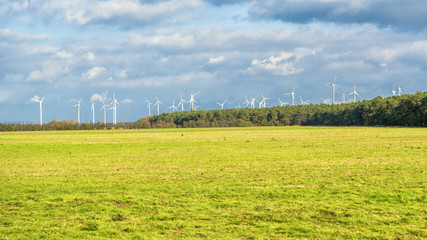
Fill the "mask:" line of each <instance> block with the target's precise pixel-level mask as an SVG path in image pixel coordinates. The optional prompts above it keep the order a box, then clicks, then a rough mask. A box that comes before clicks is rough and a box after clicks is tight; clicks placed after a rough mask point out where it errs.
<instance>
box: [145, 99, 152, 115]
mask: <svg viewBox="0 0 427 240" xmlns="http://www.w3.org/2000/svg"><path fill="white" fill-rule="evenodd" d="M145 101H146V102H147V109H148V116H151V105H152V104H153V103H150V101H149V100H148V98H145Z"/></svg>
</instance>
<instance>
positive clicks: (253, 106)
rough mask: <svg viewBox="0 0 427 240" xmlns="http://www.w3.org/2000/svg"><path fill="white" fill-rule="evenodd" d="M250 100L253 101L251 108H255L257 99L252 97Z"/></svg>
mask: <svg viewBox="0 0 427 240" xmlns="http://www.w3.org/2000/svg"><path fill="white" fill-rule="evenodd" d="M250 99H251V101H250V103H251V108H255V101H256V97H254V98H253V97H250Z"/></svg>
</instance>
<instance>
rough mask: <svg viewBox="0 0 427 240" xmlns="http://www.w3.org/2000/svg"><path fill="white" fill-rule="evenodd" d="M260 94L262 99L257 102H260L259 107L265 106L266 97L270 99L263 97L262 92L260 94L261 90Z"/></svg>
mask: <svg viewBox="0 0 427 240" xmlns="http://www.w3.org/2000/svg"><path fill="white" fill-rule="evenodd" d="M261 96H262V100H261V102H260V103H259V104H260V108H261V107H263V108H265V106H266V105H267V102H266V100H268V99H270V98H266V97H264V94H262V92H261Z"/></svg>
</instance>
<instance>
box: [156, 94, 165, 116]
mask: <svg viewBox="0 0 427 240" xmlns="http://www.w3.org/2000/svg"><path fill="white" fill-rule="evenodd" d="M160 104H163V103H162V102H160V101H159V98H158V97H157V96H156V102H155V103H154V106H157V115H160Z"/></svg>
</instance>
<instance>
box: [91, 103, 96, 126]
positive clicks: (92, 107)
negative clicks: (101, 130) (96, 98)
mask: <svg viewBox="0 0 427 240" xmlns="http://www.w3.org/2000/svg"><path fill="white" fill-rule="evenodd" d="M90 113H92V124H95V102H92V106H91V108H90Z"/></svg>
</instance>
